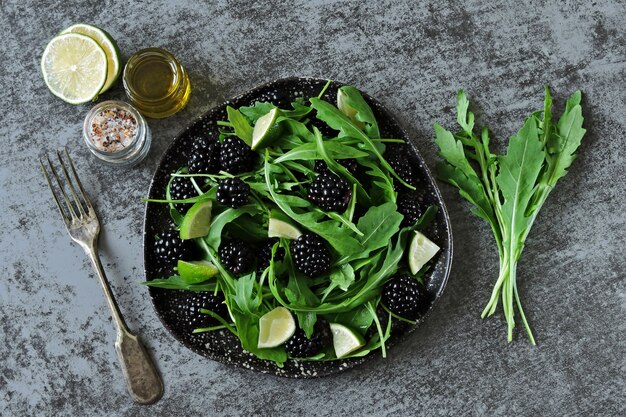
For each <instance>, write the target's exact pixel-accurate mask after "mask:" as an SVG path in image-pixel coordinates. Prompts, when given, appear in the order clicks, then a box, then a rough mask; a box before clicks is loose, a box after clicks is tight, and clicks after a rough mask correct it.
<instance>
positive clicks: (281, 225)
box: [267, 217, 302, 239]
mask: <svg viewBox="0 0 626 417" xmlns="http://www.w3.org/2000/svg"><path fill="white" fill-rule="evenodd" d="M301 234H302V232H301V231H300V230H298V228H297V227H296V226H294V225H292V224H291V223H287V222H286V221H284V220H279V219H276V218H272V217H270V221H269V225H268V228H267V237H278V238H285V239H297V238H299V237H300V235H301Z"/></svg>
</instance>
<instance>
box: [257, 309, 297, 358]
mask: <svg viewBox="0 0 626 417" xmlns="http://www.w3.org/2000/svg"><path fill="white" fill-rule="evenodd" d="M295 331H296V322H295V321H294V319H293V316H292V315H291V313H290V312H289V310H287V309H286V308H285V307H276V308H275V309H274V310H272V311H270V312H269V313H266V314H264V315H263V316H262V317H261V318H260V319H259V343H258V347H259V348H272V347H276V346H279V345H282V344H283V343H285V342H286V341H287V340H289V338H290V337H291V336H293V334H294V333H295Z"/></svg>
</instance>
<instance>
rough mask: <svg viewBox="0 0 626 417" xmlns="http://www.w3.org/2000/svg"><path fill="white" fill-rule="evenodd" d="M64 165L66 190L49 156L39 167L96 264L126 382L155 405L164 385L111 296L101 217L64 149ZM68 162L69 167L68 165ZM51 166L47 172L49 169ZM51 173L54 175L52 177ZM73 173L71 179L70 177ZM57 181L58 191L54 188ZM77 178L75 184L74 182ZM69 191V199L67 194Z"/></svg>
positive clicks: (70, 226)
mask: <svg viewBox="0 0 626 417" xmlns="http://www.w3.org/2000/svg"><path fill="white" fill-rule="evenodd" d="M56 154H57V157H58V159H59V164H60V165H61V171H62V174H63V175H62V176H63V178H64V180H65V187H64V185H63V181H62V180H61V178H60V176H59V175H57V171H56V170H55V168H54V166H53V164H52V162H51V161H50V157H49V156H48V155H46V156H45V160H44V159H43V158H40V159H39V164H40V165H41V169H42V171H43V174H44V176H45V177H46V181H47V182H48V186H49V187H50V191H51V192H52V196H53V197H54V201H55V202H56V205H57V207H58V209H59V212H60V213H61V217H62V218H63V222H64V223H65V227H67V231H68V233H69V234H70V237H71V238H72V239H73V240H74V241H75V242H76V243H78V244H79V245H80V246H82V248H83V249H84V250H85V252H86V253H87V256H88V257H89V259H90V260H91V263H92V264H93V268H94V270H95V271H96V275H97V276H98V278H99V280H100V284H101V285H102V289H103V290H104V295H105V296H106V300H107V304H108V305H109V308H110V309H111V315H112V316H113V320H114V321H115V324H116V325H117V340H116V341H115V350H116V351H117V356H118V357H119V359H120V365H121V367H122V372H123V374H124V379H125V380H126V384H127V386H128V391H129V392H130V394H131V396H132V397H133V399H134V400H135V401H136V402H138V403H140V404H152V403H154V402H156V401H158V400H159V398H161V395H162V394H163V381H162V380H161V377H160V375H159V372H158V371H157V369H156V367H155V365H154V363H153V362H152V359H151V358H150V356H149V355H148V352H147V351H146V349H145V347H144V346H143V344H142V343H141V341H140V340H139V338H138V337H137V336H135V335H134V334H132V333H131V332H130V330H129V329H128V327H127V326H126V322H125V321H124V318H123V317H122V313H121V312H120V309H119V307H118V306H117V302H116V301H115V298H114V297H113V293H112V292H111V287H110V285H109V282H108V281H107V278H106V276H105V274H104V269H103V268H102V264H101V263H100V257H99V255H98V236H99V235H100V222H99V221H98V216H97V215H96V212H95V210H94V208H93V206H92V205H91V201H89V198H88V197H87V194H86V193H85V191H84V190H83V186H82V184H81V182H80V180H79V179H78V175H77V174H76V169H75V168H74V164H73V163H72V160H71V159H70V155H69V153H68V152H67V149H64V154H65V158H63V156H62V154H61V151H57V152H56ZM64 159H66V160H67V163H66V162H64ZM46 164H47V167H48V168H47V169H46V166H45V165H46ZM48 171H50V172H51V175H49V174H48ZM70 173H71V175H70ZM51 177H52V178H54V180H55V183H56V188H57V190H55V187H54V186H53V181H51V179H50V178H51ZM72 178H73V180H72ZM66 189H68V190H69V195H68V193H66Z"/></svg>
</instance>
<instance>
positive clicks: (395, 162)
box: [385, 146, 416, 188]
mask: <svg viewBox="0 0 626 417" xmlns="http://www.w3.org/2000/svg"><path fill="white" fill-rule="evenodd" d="M409 152H410V151H409V149H408V147H407V146H396V147H391V146H390V147H389V148H388V150H387V152H385V159H386V160H387V162H388V163H389V165H391V168H393V170H394V171H395V172H396V174H398V176H399V177H400V178H402V179H403V180H404V181H406V182H407V183H409V184H411V185H415V182H416V181H415V173H414V172H413V166H412V164H411V161H410V159H409V157H408V154H409ZM396 182H397V181H396ZM397 185H398V186H399V187H402V185H401V184H399V182H398V184H397ZM403 188H404V187H403Z"/></svg>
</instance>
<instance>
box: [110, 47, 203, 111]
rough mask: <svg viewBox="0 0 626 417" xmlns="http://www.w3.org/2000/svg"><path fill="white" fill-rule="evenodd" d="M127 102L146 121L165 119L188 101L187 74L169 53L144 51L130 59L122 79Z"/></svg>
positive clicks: (189, 92) (159, 50)
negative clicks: (128, 101) (143, 116)
mask: <svg viewBox="0 0 626 417" xmlns="http://www.w3.org/2000/svg"><path fill="white" fill-rule="evenodd" d="M122 81H123V83H124V89H125V90H126V95H127V96H128V98H129V100H130V102H131V103H132V104H133V105H134V106H135V107H137V109H138V110H139V111H140V112H141V113H142V114H144V115H145V116H147V117H151V118H156V119H160V118H164V117H168V116H171V115H173V114H174V113H176V112H177V111H179V110H181V109H182V108H183V107H185V105H186V104H187V102H188V101H189V95H190V94H191V84H190V83H189V77H188V76H187V72H186V71H185V69H184V68H183V67H182V65H180V63H179V62H178V60H177V59H176V58H175V57H174V55H172V54H171V53H169V52H168V51H166V50H164V49H160V48H146V49H142V50H140V51H138V52H136V53H135V54H134V55H133V56H131V57H130V59H129V60H128V62H127V63H126V66H125V67H124V75H123V76H122Z"/></svg>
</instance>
